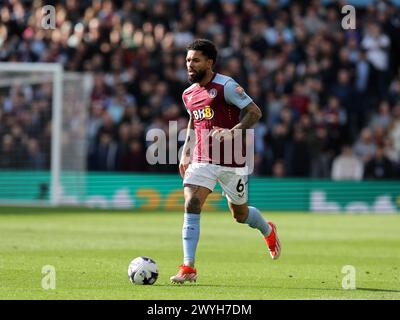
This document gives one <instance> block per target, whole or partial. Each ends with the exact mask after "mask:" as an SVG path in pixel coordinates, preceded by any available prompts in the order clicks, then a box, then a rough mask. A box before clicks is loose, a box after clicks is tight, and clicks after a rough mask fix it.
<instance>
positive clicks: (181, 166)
mask: <svg viewBox="0 0 400 320" xmlns="http://www.w3.org/2000/svg"><path fill="white" fill-rule="evenodd" d="M188 167H189V161H182V160H181V162H180V163H179V173H180V175H181V177H182V179H183V178H184V177H185V172H186V169H187V168H188Z"/></svg>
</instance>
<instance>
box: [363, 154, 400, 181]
mask: <svg viewBox="0 0 400 320" xmlns="http://www.w3.org/2000/svg"><path fill="white" fill-rule="evenodd" d="M364 178H365V179H393V178H395V176H394V170H393V163H392V162H391V161H390V160H389V159H388V158H387V157H386V156H385V151H384V148H383V147H381V146H379V147H377V148H376V151H375V155H374V157H373V158H372V159H371V160H369V161H368V162H367V163H366V164H365V172H364Z"/></svg>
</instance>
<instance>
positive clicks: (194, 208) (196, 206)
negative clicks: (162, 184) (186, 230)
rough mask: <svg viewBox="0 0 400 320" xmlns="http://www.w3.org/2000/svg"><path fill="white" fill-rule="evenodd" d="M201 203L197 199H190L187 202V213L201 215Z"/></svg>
mask: <svg viewBox="0 0 400 320" xmlns="http://www.w3.org/2000/svg"><path fill="white" fill-rule="evenodd" d="M200 211H201V203H200V199H199V198H197V197H190V198H189V199H187V200H186V201H185V212H189V213H200Z"/></svg>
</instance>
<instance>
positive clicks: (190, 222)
mask: <svg viewBox="0 0 400 320" xmlns="http://www.w3.org/2000/svg"><path fill="white" fill-rule="evenodd" d="M199 237H200V214H193V213H185V215H184V220H183V228H182V242H183V262H184V264H185V265H187V266H194V261H195V255H196V248H197V243H198V242H199Z"/></svg>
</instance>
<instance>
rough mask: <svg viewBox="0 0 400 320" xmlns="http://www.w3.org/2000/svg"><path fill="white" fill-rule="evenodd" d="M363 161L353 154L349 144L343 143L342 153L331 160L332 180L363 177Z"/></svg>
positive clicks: (359, 178)
mask: <svg viewBox="0 0 400 320" xmlns="http://www.w3.org/2000/svg"><path fill="white" fill-rule="evenodd" d="M363 171H364V168H363V163H362V161H361V160H359V159H358V158H357V157H356V156H354V155H353V150H352V149H351V146H349V145H344V146H343V148H342V153H341V154H340V155H339V156H337V157H336V158H335V159H334V160H333V164H332V174H331V177H332V179H333V180H361V179H362V177H363Z"/></svg>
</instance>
